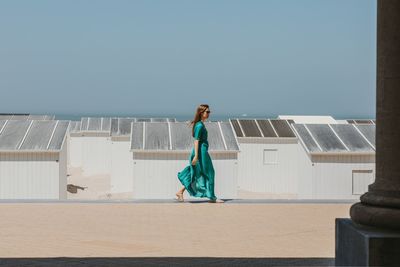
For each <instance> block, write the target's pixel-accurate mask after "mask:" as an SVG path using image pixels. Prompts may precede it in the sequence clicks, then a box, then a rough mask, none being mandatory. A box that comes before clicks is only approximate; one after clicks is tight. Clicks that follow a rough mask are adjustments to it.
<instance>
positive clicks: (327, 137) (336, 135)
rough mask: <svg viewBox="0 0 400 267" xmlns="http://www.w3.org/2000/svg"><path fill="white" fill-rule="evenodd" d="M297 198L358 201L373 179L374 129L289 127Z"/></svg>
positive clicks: (366, 127)
mask: <svg viewBox="0 0 400 267" xmlns="http://www.w3.org/2000/svg"><path fill="white" fill-rule="evenodd" d="M292 127H293V129H294V130H295V132H296V135H297V136H298V137H299V139H300V141H301V144H302V146H303V148H304V149H302V150H299V157H298V175H299V178H298V179H299V182H298V192H299V198H313V199H357V198H359V197H360V195H361V194H363V193H364V192H365V191H367V189H368V187H367V186H368V185H369V184H371V183H373V181H374V179H375V125H373V124H371V125H355V124H292Z"/></svg>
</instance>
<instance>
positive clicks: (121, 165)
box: [110, 140, 133, 193]
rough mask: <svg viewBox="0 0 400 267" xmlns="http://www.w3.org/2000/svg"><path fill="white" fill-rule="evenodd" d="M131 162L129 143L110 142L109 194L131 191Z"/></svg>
mask: <svg viewBox="0 0 400 267" xmlns="http://www.w3.org/2000/svg"><path fill="white" fill-rule="evenodd" d="M132 172H133V161H132V152H131V151H130V141H129V140H128V141H114V140H113V141H112V142H111V177H110V178H111V192H112V193H123V192H132V191H133V178H132V175H133V174H132Z"/></svg>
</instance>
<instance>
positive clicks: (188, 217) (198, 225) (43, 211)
mask: <svg viewBox="0 0 400 267" xmlns="http://www.w3.org/2000/svg"><path fill="white" fill-rule="evenodd" d="M349 208H350V204H259V203H258V204H233V203H232V204H226V203H225V204H211V203H204V202H201V203H189V202H187V203H0V212H1V214H3V215H4V216H3V217H2V219H1V220H0V228H1V229H2V230H1V239H0V257H7V258H10V257H61V256H64V257H163V256H175V257H189V256H193V257H334V255H335V241H334V240H335V218H337V217H348V214H349Z"/></svg>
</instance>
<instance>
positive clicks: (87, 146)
mask: <svg viewBox="0 0 400 267" xmlns="http://www.w3.org/2000/svg"><path fill="white" fill-rule="evenodd" d="M80 138H82V171H83V175H85V176H91V175H98V174H110V167H111V138H110V137H104V136H82V137H80Z"/></svg>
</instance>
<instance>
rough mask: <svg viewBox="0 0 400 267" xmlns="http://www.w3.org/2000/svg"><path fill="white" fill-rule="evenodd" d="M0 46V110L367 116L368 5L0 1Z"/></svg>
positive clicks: (371, 8)
mask: <svg viewBox="0 0 400 267" xmlns="http://www.w3.org/2000/svg"><path fill="white" fill-rule="evenodd" d="M0 40H1V41H0V90H1V108H0V112H28V113H51V114H96V113H98V114H107V113H110V114H136V113H140V114H193V112H194V109H195V107H196V106H197V105H198V104H200V103H208V104H209V105H211V109H212V111H213V114H214V115H222V114H242V113H246V114H248V115H272V114H297V115H301V114H305V115H311V114H319V115H324V114H329V115H333V116H337V117H374V116H375V88H376V0H259V1H256V0H240V1H239V0H197V1H190V0H179V1H177V0H158V1H155V0H143V1H135V0H127V1H120V0H114V1H111V0H110V1H98V0H96V1H95V0H92V1H67V0H65V1H52V0H49V1H41V0H36V1H28V0H27V1H19V0H2V1H1V2H0Z"/></svg>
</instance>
